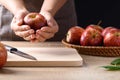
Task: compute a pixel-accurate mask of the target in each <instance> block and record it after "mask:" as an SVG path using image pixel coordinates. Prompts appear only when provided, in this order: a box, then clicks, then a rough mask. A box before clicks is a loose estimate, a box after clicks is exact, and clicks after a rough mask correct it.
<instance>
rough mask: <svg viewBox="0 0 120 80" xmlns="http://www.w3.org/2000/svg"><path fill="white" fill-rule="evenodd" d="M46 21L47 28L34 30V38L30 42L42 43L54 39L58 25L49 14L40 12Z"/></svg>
mask: <svg viewBox="0 0 120 80" xmlns="http://www.w3.org/2000/svg"><path fill="white" fill-rule="evenodd" d="M40 14H42V15H43V16H44V17H45V18H46V20H47V26H43V27H42V28H41V29H39V30H36V38H35V39H33V40H31V41H32V42H43V41H45V40H47V39H50V38H52V37H54V35H55V33H56V32H58V29H59V27H58V24H57V22H56V21H55V19H54V18H53V16H52V15H51V14H50V13H49V12H41V13H40Z"/></svg>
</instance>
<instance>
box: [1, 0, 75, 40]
mask: <svg viewBox="0 0 120 80" xmlns="http://www.w3.org/2000/svg"><path fill="white" fill-rule="evenodd" d="M24 2H25V5H26V7H27V9H28V10H29V11H30V12H39V11H40V8H41V6H42V2H43V1H42V0H24ZM12 18H13V15H12V13H10V12H9V11H8V10H7V9H5V8H4V7H3V6H2V5H0V40H14V41H16V40H23V39H22V38H20V37H18V36H16V35H15V34H14V32H12V30H11V29H10V23H11V20H12ZM55 20H56V21H57V23H58V25H59V27H60V29H59V32H58V33H57V34H56V35H55V37H53V38H51V39H49V41H61V40H62V38H64V37H65V34H66V32H67V30H68V29H69V28H70V27H71V26H74V25H77V19H76V13H75V8H74V0H68V1H67V3H66V4H64V6H63V7H62V8H61V9H60V10H59V11H58V12H57V13H56V15H55Z"/></svg>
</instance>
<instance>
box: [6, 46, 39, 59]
mask: <svg viewBox="0 0 120 80" xmlns="http://www.w3.org/2000/svg"><path fill="white" fill-rule="evenodd" d="M4 46H5V48H6V50H7V51H9V52H10V53H12V54H16V55H18V56H21V57H24V58H27V59H31V60H37V59H36V58H35V57H33V56H31V55H29V54H27V53H24V52H22V51H19V50H18V49H17V48H15V47H12V46H9V45H6V44H4Z"/></svg>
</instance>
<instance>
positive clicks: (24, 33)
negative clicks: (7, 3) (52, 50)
mask: <svg viewBox="0 0 120 80" xmlns="http://www.w3.org/2000/svg"><path fill="white" fill-rule="evenodd" d="M27 14H28V11H19V12H17V14H16V15H15V16H14V17H13V20H12V22H11V29H12V30H13V31H14V32H15V34H16V35H17V36H20V37H22V38H24V39H25V40H28V41H31V40H33V39H35V34H34V33H35V31H34V30H33V29H31V28H30V26H28V25H23V19H24V17H25V15H27Z"/></svg>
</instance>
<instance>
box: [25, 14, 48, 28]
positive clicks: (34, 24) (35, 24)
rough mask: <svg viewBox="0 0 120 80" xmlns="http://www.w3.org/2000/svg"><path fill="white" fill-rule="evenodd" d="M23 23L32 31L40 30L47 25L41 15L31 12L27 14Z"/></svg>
mask: <svg viewBox="0 0 120 80" xmlns="http://www.w3.org/2000/svg"><path fill="white" fill-rule="evenodd" d="M24 23H25V24H27V25H29V26H30V27H31V28H32V29H34V30H37V29H40V28H41V27H42V26H45V25H46V24H47V21H46V19H45V18H44V16H43V15H41V14H39V13H36V12H32V13H28V14H27V15H26V16H25V17H24Z"/></svg>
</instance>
